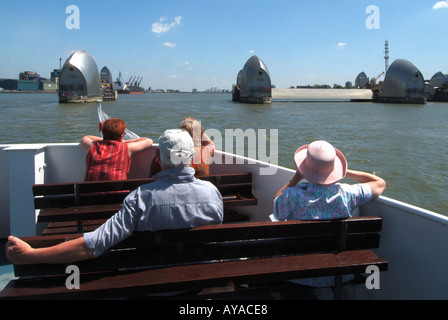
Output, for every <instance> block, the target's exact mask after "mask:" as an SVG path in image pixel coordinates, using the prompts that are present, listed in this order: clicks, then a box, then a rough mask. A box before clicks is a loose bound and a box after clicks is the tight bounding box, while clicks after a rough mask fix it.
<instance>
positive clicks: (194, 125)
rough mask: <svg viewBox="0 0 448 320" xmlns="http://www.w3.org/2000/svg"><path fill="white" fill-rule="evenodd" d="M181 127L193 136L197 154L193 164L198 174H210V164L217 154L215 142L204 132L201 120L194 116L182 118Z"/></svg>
mask: <svg viewBox="0 0 448 320" xmlns="http://www.w3.org/2000/svg"><path fill="white" fill-rule="evenodd" d="M179 127H180V128H181V129H184V130H187V131H188V133H189V134H190V136H191V137H192V138H193V142H194V150H195V154H194V156H193V162H192V164H191V166H192V167H193V168H194V170H195V172H196V175H202V176H204V175H209V174H210V164H211V161H212V157H213V156H214V154H215V143H214V142H213V140H212V139H210V137H208V136H207V134H205V133H204V130H203V129H202V126H201V122H200V121H198V120H196V119H194V118H192V117H187V118H185V119H184V120H182V121H181V123H180V126H179Z"/></svg>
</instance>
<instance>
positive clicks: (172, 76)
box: [166, 74, 179, 79]
mask: <svg viewBox="0 0 448 320" xmlns="http://www.w3.org/2000/svg"><path fill="white" fill-rule="evenodd" d="M166 77H167V78H168V79H179V76H178V75H177V74H173V75H171V76H166Z"/></svg>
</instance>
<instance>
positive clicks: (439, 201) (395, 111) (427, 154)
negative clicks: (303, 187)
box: [0, 93, 448, 215]
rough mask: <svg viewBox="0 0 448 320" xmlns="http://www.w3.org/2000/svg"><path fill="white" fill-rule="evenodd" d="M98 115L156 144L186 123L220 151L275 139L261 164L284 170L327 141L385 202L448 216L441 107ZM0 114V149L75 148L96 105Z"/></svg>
mask: <svg viewBox="0 0 448 320" xmlns="http://www.w3.org/2000/svg"><path fill="white" fill-rule="evenodd" d="M102 108H103V110H104V111H105V112H106V113H107V114H108V115H109V116H111V117H119V118H122V119H123V120H125V121H126V123H127V126H128V128H129V129H131V130H132V131H134V132H135V133H137V134H138V135H140V136H145V137H149V138H151V139H153V140H154V141H155V142H157V139H158V137H159V136H160V134H161V133H162V132H163V131H164V130H165V129H168V128H174V127H177V126H178V124H179V122H180V120H182V119H183V118H184V117H186V116H191V117H194V118H196V119H198V120H201V122H202V125H203V127H204V129H215V130H217V131H215V132H220V133H221V134H222V138H223V142H222V148H221V149H222V150H224V147H225V143H224V138H225V133H226V129H231V130H233V132H236V131H235V130H236V129H241V130H242V131H243V132H248V131H246V130H248V129H254V130H255V132H256V133H257V137H259V138H260V137H261V136H263V137H264V138H267V139H268V140H267V144H268V149H269V143H272V141H275V132H278V139H277V141H278V148H277V147H276V146H275V147H274V148H273V149H270V152H268V154H267V156H269V155H271V159H273V160H275V156H277V157H278V159H277V160H276V162H277V161H278V164H279V165H281V166H285V167H288V168H294V164H293V160H292V159H293V154H294V152H295V150H296V149H297V148H298V147H299V146H301V145H303V144H307V143H310V142H312V141H314V140H317V139H323V140H327V141H329V142H330V143H332V144H333V145H334V146H335V147H337V148H338V149H340V150H341V151H342V152H343V153H344V155H345V156H346V158H347V160H348V165H349V167H350V168H352V169H357V170H363V171H367V172H371V173H375V174H377V175H379V176H381V177H383V178H384V179H385V180H386V181H387V190H386V191H385V193H384V195H385V196H388V197H391V198H394V199H397V200H400V201H404V202H407V203H410V204H413V205H416V206H419V207H422V208H425V209H428V210H432V211H435V212H438V213H440V214H443V215H448V201H447V200H448V196H447V195H446V194H447V193H446V187H447V182H448V173H447V171H448V161H447V160H448V103H427V104H425V105H400V104H378V103H371V102H328V101H319V102H305V101H301V102H298V101H295V102H294V101H282V102H276V101H274V102H273V103H272V104H271V105H249V104H240V103H234V102H232V100H231V95H230V94H205V93H198V94H191V93H175V94H144V95H119V97H118V100H117V101H113V102H103V103H102ZM0 114H1V119H2V124H3V131H2V135H1V137H0V144H11V143H40V142H44V143H49V142H54V143H56V142H79V141H80V139H81V137H82V136H83V135H85V134H95V135H96V134H98V117H97V110H96V104H95V103H93V104H59V103H58V97H57V95H56V94H25V93H24V94H18V93H17V94H12V93H10V94H7V93H2V94H0ZM259 129H265V130H266V133H265V134H264V133H263V131H259ZM275 130H277V131H275ZM263 141H264V140H263ZM247 144H249V142H247ZM275 149H277V150H278V154H277V153H276V152H275ZM347 182H349V181H347Z"/></svg>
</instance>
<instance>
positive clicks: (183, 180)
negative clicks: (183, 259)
mask: <svg viewBox="0 0 448 320" xmlns="http://www.w3.org/2000/svg"><path fill="white" fill-rule="evenodd" d="M155 177H156V178H157V180H156V181H155V182H153V183H150V184H146V185H144V186H141V187H139V188H137V189H136V190H134V191H133V192H131V193H130V194H129V195H128V196H127V197H126V199H125V200H124V201H123V206H122V208H121V209H120V211H118V212H117V213H116V214H115V215H114V216H113V217H111V218H110V219H109V220H107V221H106V222H105V223H104V224H103V225H101V226H100V227H99V228H98V229H96V230H95V231H93V232H88V233H85V234H84V241H85V242H86V245H87V247H88V248H90V249H94V255H95V256H99V255H100V254H101V253H103V252H104V251H106V250H107V249H108V248H110V247H111V246H113V245H115V244H117V243H119V242H121V241H122V240H124V239H125V238H126V237H128V236H130V235H131V234H132V233H133V232H134V231H155V230H166V229H184V228H194V227H197V226H201V225H209V224H220V223H222V220H223V203H222V197H221V194H220V193H219V191H218V190H217V189H216V187H215V186H214V185H213V184H211V183H210V182H208V181H203V180H200V179H196V178H195V177H194V169H193V168H191V167H177V168H173V169H168V170H163V171H162V172H159V173H158V174H157V175H156V176H155Z"/></svg>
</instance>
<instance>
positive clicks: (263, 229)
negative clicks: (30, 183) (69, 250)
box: [0, 217, 388, 299]
mask: <svg viewBox="0 0 448 320" xmlns="http://www.w3.org/2000/svg"><path fill="white" fill-rule="evenodd" d="M381 224H382V219H381V218H380V217H359V218H349V219H343V220H330V221H328V220H326V221H287V222H246V223H231V224H223V225H211V226H202V227H198V228H193V229H188V230H165V231H157V232H140V233H134V234H133V235H132V236H131V237H129V238H127V239H125V240H124V241H123V242H121V243H120V244H119V245H117V246H116V247H115V248H113V249H111V250H109V251H108V252H106V253H105V254H103V255H101V256H100V257H98V258H95V259H92V260H87V261H83V262H79V263H75V264H74V265H76V266H77V267H79V270H80V277H79V283H80V286H79V289H67V287H66V285H65V283H66V279H67V277H68V276H69V275H70V274H66V273H65V272H66V267H67V266H66V265H16V266H14V270H15V275H16V276H17V277H20V278H19V279H16V280H12V281H11V282H10V283H9V284H8V285H7V286H6V287H5V288H4V290H3V291H2V292H1V293H0V298H3V299H55V298H56V299H57V298H59V299H101V298H130V297H134V298H135V297H143V296H145V295H148V294H159V293H166V292H174V291H182V290H186V292H185V293H184V295H182V296H176V298H179V297H181V298H182V299H183V298H192V297H194V298H206V297H207V298H210V297H213V296H210V295H204V296H200V295H199V296H198V291H199V290H202V289H204V288H209V287H219V286H225V285H227V284H229V283H230V282H231V283H233V284H234V285H235V290H234V291H232V292H231V293H230V294H231V296H230V297H239V298H241V297H246V298H251V295H250V293H251V292H254V291H253V290H260V289H261V288H262V289H263V290H264V291H265V292H269V290H272V289H276V288H277V286H276V284H278V283H286V280H289V279H298V278H309V277H318V276H335V278H336V286H335V296H336V298H341V292H342V291H341V290H342V286H341V276H342V275H344V274H363V273H365V272H366V268H367V266H370V265H375V266H377V267H378V268H379V270H380V271H385V270H387V267H388V263H387V261H384V260H382V259H381V258H379V257H378V256H377V255H376V254H375V253H374V252H373V251H372V250H371V249H372V248H377V247H378V246H379V242H380V231H381ZM74 237H76V235H57V236H37V237H29V238H24V240H25V241H27V242H29V243H30V244H31V245H32V246H33V247H46V246H49V245H54V244H57V243H60V242H63V241H66V240H69V239H71V238H74ZM227 294H229V293H227ZM245 294H249V295H248V296H247V295H245ZM145 297H147V296H145ZM216 297H219V295H218V296H215V298H216ZM226 297H227V298H228V296H226Z"/></svg>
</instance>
